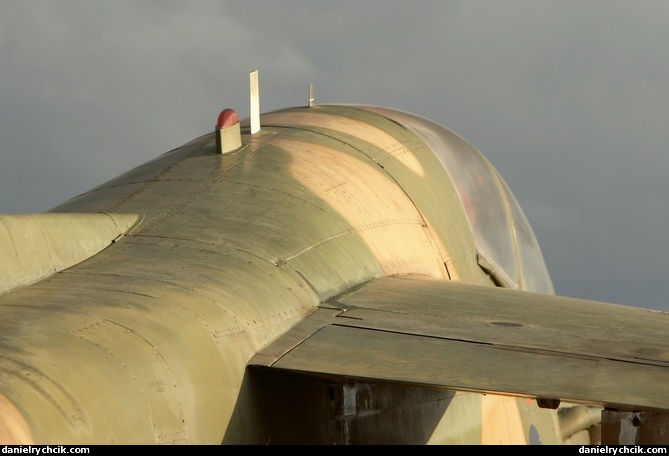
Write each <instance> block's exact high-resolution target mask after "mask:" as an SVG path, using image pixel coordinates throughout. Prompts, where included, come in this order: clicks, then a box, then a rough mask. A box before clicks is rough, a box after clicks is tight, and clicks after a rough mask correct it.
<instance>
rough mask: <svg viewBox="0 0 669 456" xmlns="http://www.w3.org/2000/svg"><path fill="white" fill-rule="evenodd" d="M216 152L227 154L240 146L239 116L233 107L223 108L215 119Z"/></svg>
mask: <svg viewBox="0 0 669 456" xmlns="http://www.w3.org/2000/svg"><path fill="white" fill-rule="evenodd" d="M214 134H215V135H216V153H217V154H227V153H228V152H232V151H234V150H237V149H239V148H240V147H242V137H241V130H240V128H239V118H238V117H237V113H236V112H235V111H234V110H233V109H230V108H228V109H224V110H223V111H221V113H220V114H219V115H218V119H216V132H215V133H214Z"/></svg>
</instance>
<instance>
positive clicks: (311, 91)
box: [309, 84, 314, 108]
mask: <svg viewBox="0 0 669 456" xmlns="http://www.w3.org/2000/svg"><path fill="white" fill-rule="evenodd" d="M309 107H310V108H313V107H314V85H313V84H309Z"/></svg>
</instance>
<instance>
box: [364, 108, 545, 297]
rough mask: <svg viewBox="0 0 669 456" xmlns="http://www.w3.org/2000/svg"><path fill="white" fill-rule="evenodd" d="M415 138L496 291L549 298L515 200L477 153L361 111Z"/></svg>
mask: <svg viewBox="0 0 669 456" xmlns="http://www.w3.org/2000/svg"><path fill="white" fill-rule="evenodd" d="M365 109H369V110H372V111H375V112H378V113H379V114H382V115H384V116H386V117H388V118H390V119H392V120H394V121H395V122H397V123H399V124H400V125H403V126H404V127H405V128H408V129H410V130H411V131H413V132H414V133H415V134H416V135H418V136H419V137H420V138H421V139H422V140H423V141H424V142H425V143H426V144H427V145H428V146H429V147H430V148H431V149H432V150H433V151H434V152H435V153H436V155H437V156H438V158H439V160H440V161H441V163H442V165H443V166H444V168H445V169H446V172H447V173H448V175H449V176H450V178H451V180H452V181H453V184H454V186H455V188H456V190H457V193H458V196H459V198H460V202H461V203H462V206H463V208H464V210H465V213H466V215H467V219H468V221H469V225H470V227H471V230H472V233H473V236H474V242H475V244H476V250H477V253H478V255H479V265H480V266H481V267H482V268H483V269H484V270H486V272H488V273H489V274H490V275H491V277H493V279H494V280H495V281H496V282H498V284H499V285H501V286H506V287H509V288H514V289H519V290H527V291H536V292H540V293H548V294H554V289H553V283H552V281H551V278H550V275H549V274H548V270H547V268H546V264H545V262H544V258H543V255H542V253H541V249H540V248H539V243H538V242H537V239H536V237H535V235H534V232H533V231H532V228H531V227H530V224H529V222H528V221H527V218H526V217H525V214H524V213H523V211H522V209H521V208H520V206H519V204H518V202H517V201H516V198H515V197H514V196H513V194H512V193H511V191H510V190H509V188H508V186H507V185H506V183H505V182H504V180H502V178H501V176H500V175H499V173H497V171H496V170H495V169H494V168H493V166H492V165H491V164H490V162H489V161H488V160H487V159H486V158H485V157H484V156H483V154H482V153H481V152H479V151H478V150H476V149H475V148H474V147H472V146H471V145H470V144H469V143H468V142H467V141H465V140H464V139H462V138H461V137H460V136H458V135H456V134H455V133H453V132H452V131H451V130H449V129H447V128H445V127H443V126H441V125H439V124H437V123H435V122H432V121H430V120H428V119H425V118H423V117H420V116H416V115H413V114H409V113H406V112H402V111H397V110H393V109H388V108H381V107H373V106H365Z"/></svg>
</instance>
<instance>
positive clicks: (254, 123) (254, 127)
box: [249, 70, 260, 134]
mask: <svg viewBox="0 0 669 456" xmlns="http://www.w3.org/2000/svg"><path fill="white" fill-rule="evenodd" d="M249 82H250V85H251V94H250V95H251V134H254V133H258V132H259V131H260V92H259V90H258V70H255V71H253V72H251V74H250V75H249Z"/></svg>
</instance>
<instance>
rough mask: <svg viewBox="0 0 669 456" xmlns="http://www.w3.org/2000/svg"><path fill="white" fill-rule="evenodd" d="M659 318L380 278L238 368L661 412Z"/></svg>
mask: <svg viewBox="0 0 669 456" xmlns="http://www.w3.org/2000/svg"><path fill="white" fill-rule="evenodd" d="M667 323H669V314H667V313H663V312H657V311H649V310H645V309H639V308H632V307H627V306H621V305H614V304H605V303H599V302H592V301H586V300H581V299H573V298H567V297H558V296H553V295H543V294H538V293H530V292H520V291H514V290H509V289H502V288H490V287H483V286H478V285H469V284H464V283H461V282H453V281H447V280H440V279H433V278H426V277H422V276H396V277H383V278H379V279H375V280H372V281H370V282H368V283H366V284H364V285H362V286H360V287H357V288H355V289H352V290H349V291H348V292H345V293H343V294H341V295H338V296H336V297H334V298H332V299H330V300H328V301H327V302H325V303H323V304H322V305H321V306H320V307H319V308H318V309H317V310H316V311H315V312H314V313H313V314H311V315H310V316H309V317H307V318H306V320H304V321H303V322H302V323H300V324H299V325H297V326H296V327H295V328H293V329H292V330H291V331H289V332H288V333H287V334H286V335H284V336H283V337H282V338H280V339H279V340H277V341H276V342H275V343H273V344H271V345H269V346H268V347H266V348H265V349H263V350H262V351H260V352H259V353H258V354H257V355H256V356H255V357H254V358H252V359H251V362H250V365H252V366H269V367H272V368H273V369H283V370H290V371H298V372H303V373H313V374H325V375H329V376H332V375H334V376H345V377H352V378H360V379H375V380H382V381H393V382H400V383H404V384H417V385H423V386H437V387H444V388H447V389H453V390H460V391H474V392H482V393H493V394H504V395H512V396H522V397H531V398H537V399H539V400H540V402H539V403H540V404H542V402H541V401H542V400H545V399H547V400H548V401H546V402H543V403H544V404H546V403H548V404H550V403H551V401H550V400H554V399H559V400H562V401H568V402H577V403H584V404H589V405H596V406H603V407H607V408H620V409H627V410H646V411H653V410H655V411H657V410H663V409H664V410H667V409H669V392H667V390H666V386H665V385H666V383H667V381H669V336H668V335H667V333H666V327H667ZM555 406H557V405H555Z"/></svg>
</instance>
